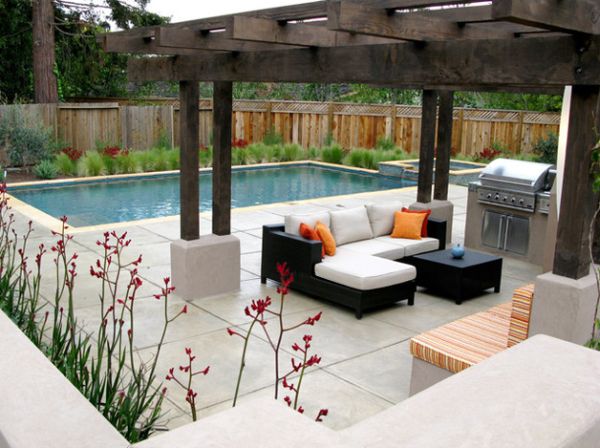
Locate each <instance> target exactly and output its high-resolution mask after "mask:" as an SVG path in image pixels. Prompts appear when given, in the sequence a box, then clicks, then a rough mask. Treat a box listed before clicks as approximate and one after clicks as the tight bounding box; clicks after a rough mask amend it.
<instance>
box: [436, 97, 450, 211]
mask: <svg viewBox="0 0 600 448" xmlns="http://www.w3.org/2000/svg"><path fill="white" fill-rule="evenodd" d="M439 96H440V114H439V119H438V139H437V157H436V159H435V188H434V192H433V198H434V199H438V200H440V201H445V200H447V199H448V182H449V181H450V155H451V154H450V152H451V150H452V119H453V110H454V104H453V103H454V92H452V91H449V90H443V91H440V92H439Z"/></svg>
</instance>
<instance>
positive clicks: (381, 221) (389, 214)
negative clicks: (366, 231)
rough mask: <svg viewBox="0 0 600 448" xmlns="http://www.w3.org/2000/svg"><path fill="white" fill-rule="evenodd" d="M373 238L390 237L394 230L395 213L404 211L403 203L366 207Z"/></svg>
mask: <svg viewBox="0 0 600 448" xmlns="http://www.w3.org/2000/svg"><path fill="white" fill-rule="evenodd" d="M365 207H366V208H367V215H368V216H369V222H370V223H371V229H372V230H373V237H375V238H376V237H378V236H384V235H390V234H391V233H392V230H393V228H394V212H397V211H399V210H402V202H390V203H387V204H373V205H366V206H365Z"/></svg>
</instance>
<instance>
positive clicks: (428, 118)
mask: <svg viewBox="0 0 600 448" xmlns="http://www.w3.org/2000/svg"><path fill="white" fill-rule="evenodd" d="M437 101H438V94H437V92H436V91H435V90H423V106H422V112H421V141H420V143H419V179H418V182H417V202H420V203H422V204H428V203H429V202H431V186H432V184H433V157H434V152H435V128H436V124H437V119H436V117H437Z"/></svg>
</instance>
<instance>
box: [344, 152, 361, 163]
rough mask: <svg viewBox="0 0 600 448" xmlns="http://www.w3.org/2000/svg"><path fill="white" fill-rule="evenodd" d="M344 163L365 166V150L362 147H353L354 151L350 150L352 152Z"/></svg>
mask: <svg viewBox="0 0 600 448" xmlns="http://www.w3.org/2000/svg"><path fill="white" fill-rule="evenodd" d="M344 165H350V166H356V167H362V166H363V150H362V149H353V150H352V151H350V153H349V154H348V156H347V157H346V159H345V160H344Z"/></svg>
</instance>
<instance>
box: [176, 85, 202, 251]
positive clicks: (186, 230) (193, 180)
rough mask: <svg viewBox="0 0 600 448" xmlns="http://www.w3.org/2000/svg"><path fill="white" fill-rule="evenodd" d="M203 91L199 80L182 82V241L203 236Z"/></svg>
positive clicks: (180, 120)
mask: <svg viewBox="0 0 600 448" xmlns="http://www.w3.org/2000/svg"><path fill="white" fill-rule="evenodd" d="M199 100H200V98H199V88H198V82H196V81H180V82H179V104H180V107H179V129H180V131H179V136H180V138H179V140H180V143H179V146H180V151H181V170H180V171H181V180H180V197H181V199H180V201H181V227H180V228H181V239H182V240H186V241H192V240H197V239H198V238H199V237H200V216H199V213H200V186H199V183H198V149H199V147H200V143H199V139H200V137H199V127H200V126H199V111H198V106H199V104H198V103H199Z"/></svg>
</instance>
